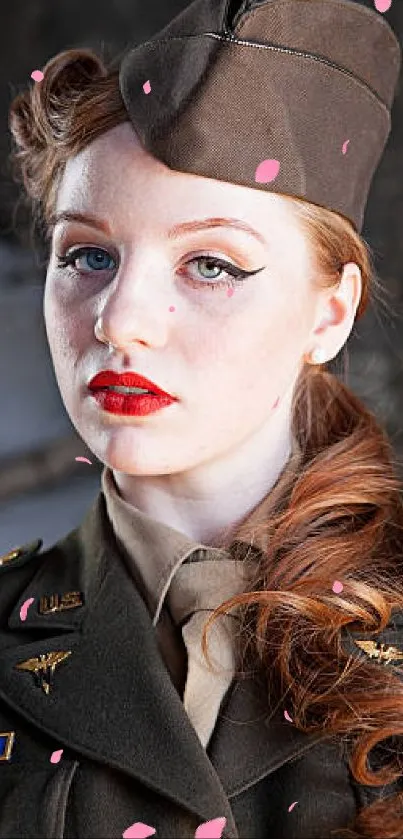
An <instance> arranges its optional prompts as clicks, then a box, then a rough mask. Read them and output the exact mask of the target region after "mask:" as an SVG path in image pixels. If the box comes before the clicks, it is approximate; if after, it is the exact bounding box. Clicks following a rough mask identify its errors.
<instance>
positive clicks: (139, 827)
mask: <svg viewBox="0 0 403 839" xmlns="http://www.w3.org/2000/svg"><path fill="white" fill-rule="evenodd" d="M154 833H155V827H150V825H149V824H143V822H134V823H133V824H131V825H130V827H128V828H127V829H126V830H125V832H124V833H122V836H123V839H146V837H147V836H153V834H154Z"/></svg>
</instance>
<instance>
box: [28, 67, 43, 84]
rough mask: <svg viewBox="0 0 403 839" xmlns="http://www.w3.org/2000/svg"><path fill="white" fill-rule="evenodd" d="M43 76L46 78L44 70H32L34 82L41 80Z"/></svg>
mask: <svg viewBox="0 0 403 839" xmlns="http://www.w3.org/2000/svg"><path fill="white" fill-rule="evenodd" d="M43 78H44V75H43V73H42V70H33V71H32V73H31V79H33V80H34V82H41V81H42V79H43Z"/></svg>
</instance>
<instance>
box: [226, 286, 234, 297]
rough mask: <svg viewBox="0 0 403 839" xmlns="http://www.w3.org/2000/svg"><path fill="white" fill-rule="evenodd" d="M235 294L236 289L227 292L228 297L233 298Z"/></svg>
mask: <svg viewBox="0 0 403 839" xmlns="http://www.w3.org/2000/svg"><path fill="white" fill-rule="evenodd" d="M233 293H234V289H233V288H229V289H228V291H227V297H232V295H233Z"/></svg>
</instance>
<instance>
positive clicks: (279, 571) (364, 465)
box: [9, 49, 403, 839]
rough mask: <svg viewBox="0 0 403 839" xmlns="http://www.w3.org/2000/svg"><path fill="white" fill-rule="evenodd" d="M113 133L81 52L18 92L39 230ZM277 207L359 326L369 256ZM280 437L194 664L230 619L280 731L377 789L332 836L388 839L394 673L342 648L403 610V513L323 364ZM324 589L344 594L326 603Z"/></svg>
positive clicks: (16, 127) (58, 60)
mask: <svg viewBox="0 0 403 839" xmlns="http://www.w3.org/2000/svg"><path fill="white" fill-rule="evenodd" d="M115 61H116V60H115ZM126 121H128V114H127V111H126V109H125V106H124V103H123V101H122V98H121V95H120V90H119V62H117V63H115V62H112V63H110V64H109V65H108V66H107V65H106V64H105V62H104V60H103V59H102V58H101V57H99V56H97V55H96V53H95V52H94V51H93V50H89V49H71V50H66V51H63V52H61V53H59V54H58V55H56V56H55V57H54V58H52V59H51V60H50V61H49V62H48V63H47V64H46V66H45V67H44V78H43V80H42V81H41V82H39V83H35V84H33V85H32V86H31V87H30V88H29V89H28V90H25V91H23V92H20V93H19V94H18V95H16V96H15V98H14V99H13V101H12V104H11V106H10V117H9V125H10V130H11V134H12V138H13V141H14V149H13V151H12V153H11V155H10V162H11V165H12V171H13V175H14V177H15V178H16V180H18V181H19V182H22V184H23V186H24V200H25V199H26V200H27V201H28V204H29V206H30V210H31V213H32V214H33V218H34V221H35V222H38V223H39V225H40V226H41V227H42V228H43V230H45V231H46V230H47V225H48V224H49V219H50V218H51V214H52V211H53V209H54V206H55V200H56V196H57V191H58V186H59V183H60V179H61V177H62V175H63V171H64V167H65V165H66V162H67V161H68V159H69V158H70V157H73V156H74V155H76V154H78V153H79V152H80V151H81V150H82V149H83V148H84V147H85V146H87V145H88V144H89V143H91V141H92V140H95V138H96V137H98V136H99V135H101V134H103V133H104V132H105V131H108V130H109V129H111V128H114V127H115V126H117V125H119V124H120V123H123V122H126ZM287 200H289V201H290V202H291V203H292V205H293V207H294V210H295V212H296V214H297V216H298V217H299V219H300V221H301V223H302V225H303V226H304V229H305V231H306V235H307V240H308V242H309V244H310V246H311V248H312V254H313V257H314V259H315V260H316V266H317V272H316V278H315V281H317V283H318V286H319V284H320V287H322V288H331V287H333V286H334V287H336V286H337V284H338V282H339V280H340V266H343V265H344V264H345V263H347V262H355V263H356V264H357V265H358V266H359V268H360V270H361V276H362V296H361V300H360V303H359V307H358V310H357V314H356V317H357V318H359V317H360V316H361V315H362V314H363V313H364V311H365V310H366V308H367V305H368V301H369V299H370V297H371V296H372V295H373V296H377V297H378V298H379V299H381V297H380V295H381V292H382V289H381V286H380V284H378V280H377V278H376V275H375V271H374V267H373V262H372V255H371V250H370V247H369V245H368V244H367V243H366V242H365V240H364V239H363V238H362V237H361V236H360V235H359V234H358V232H357V230H356V228H355V227H354V225H353V224H352V223H351V222H350V221H349V220H348V219H346V218H344V217H343V216H342V215H340V214H338V213H336V212H333V211H330V210H327V209H325V208H323V207H319V206H317V205H315V204H312V203H308V202H306V201H303V200H301V199H297V198H293V197H290V196H288V197H287ZM292 432H293V438H294V441H295V451H294V453H293V455H292V457H290V459H289V461H288V462H287V464H286V466H285V468H284V470H283V472H282V473H281V475H280V477H279V479H278V481H277V483H276V485H275V487H274V488H273V491H272V492H271V493H270V503H271V511H270V515H269V516H268V520H267V521H266V522H265V523H264V524H263V525H262V527H264V528H265V531H266V533H267V535H268V537H269V538H268V547H267V550H266V551H265V552H264V553H263V552H260V553H261V556H260V558H259V561H258V563H257V565H256V569H257V570H256V577H255V579H254V580H253V585H252V586H251V587H250V588H251V590H250V591H249V590H248V591H247V592H245V593H244V594H242V595H238V596H236V597H235V598H231V599H230V600H228V601H226V602H225V603H224V604H222V605H221V606H220V607H219V608H218V609H217V610H216V611H215V612H214V614H213V616H212V617H211V618H210V621H209V622H208V624H207V625H206V628H205V632H204V635H203V648H204V652H205V653H206V649H207V648H206V632H207V630H208V628H209V626H210V622H211V621H212V620H215V619H216V617H217V616H218V615H219V614H221V613H222V612H226V611H229V610H230V609H232V608H234V607H236V608H237V609H239V610H240V613H241V616H242V620H241V625H242V630H243V634H242V637H243V638H244V641H245V654H250V653H252V654H253V655H254V656H255V661H257V662H258V666H259V667H261V668H262V671H263V672H264V673H266V674H267V677H268V679H269V681H271V680H272V679H273V678H275V679H276V680H277V683H278V686H279V688H280V692H281V695H282V696H284V697H287V698H286V707H287V709H288V711H289V712H290V713H291V714H292V720H293V724H294V725H296V726H297V728H299V729H301V730H303V731H306V732H313V731H323V732H324V733H325V732H326V733H328V734H331V735H335V736H337V735H339V736H340V738H343V741H344V742H345V743H346V744H348V747H349V766H350V769H351V772H352V775H353V777H354V779H355V780H356V781H357V782H358V783H359V784H364V785H368V786H370V787H385V790H384V791H383V798H381V799H379V800H375V801H374V802H373V803H372V804H371V805H370V806H367V807H365V808H363V809H362V810H361V811H360V812H359V813H358V815H357V816H356V818H355V820H354V824H352V825H351V826H350V828H348V829H346V830H345V831H341V832H340V831H339V832H338V835H342V836H348V837H368V839H401V837H402V836H403V795H402V794H400V793H398V792H396V790H398V789H399V783H400V782H401V780H402V778H403V766H402V765H400V763H399V758H400V749H401V743H402V741H401V735H402V734H403V680H402V678H401V676H402V675H403V671H401V670H400V668H399V667H398V666H395V665H393V666H392V665H390V666H388V667H387V668H384V667H383V666H382V665H381V664H379V663H378V662H377V661H373V660H371V659H369V658H368V659H367V660H365V659H363V658H362V657H361V656H360V657H359V656H351V655H348V654H347V652H345V650H344V648H343V646H342V643H341V642H342V631H343V629H345V628H346V627H347V626H350V627H354V628H358V629H359V630H361V631H366V632H368V631H370V632H373V633H374V637H376V634H377V633H378V632H380V631H381V630H383V629H384V628H385V627H386V626H387V624H388V623H389V621H390V619H391V617H392V611H394V610H402V609H403V567H402V565H403V563H402V531H403V501H402V496H401V486H400V479H399V477H398V474H397V471H396V470H395V460H394V455H393V450H392V447H391V444H390V442H389V440H388V438H387V436H386V434H385V432H384V431H383V430H382V428H381V427H380V426H379V424H378V423H377V421H376V419H375V417H374V415H373V414H372V413H371V411H369V410H367V408H366V407H365V406H364V405H363V404H362V402H361V401H360V400H359V399H358V398H357V397H356V396H355V395H354V394H353V393H352V392H351V391H350V390H349V388H348V387H347V386H346V385H345V384H344V383H343V382H342V381H341V379H340V378H338V377H337V376H336V375H334V374H332V373H331V372H329V370H328V369H327V368H326V366H325V365H322V366H320V367H319V366H314V365H305V366H304V367H303V368H302V370H301V373H300V376H299V378H298V381H297V384H296V388H295V391H294V399H293V413H292ZM335 580H339V581H342V583H343V591H342V593H340V594H337V595H336V594H334V593H333V591H332V584H333V582H334V581H335ZM246 657H247V655H246ZM269 674H270V675H269ZM399 674H400V675H399ZM392 744H393V748H391V746H392ZM378 747H384V750H383V755H384V757H385V756H387V755H389V757H392V758H393V759H392V760H391V761H389V762H387V761H386V760H384V761H383V765H382V766H381V769H379V770H378V772H374V771H373V770H372V769H371V766H370V758H371V757H372V755H373V754H374V752H373V750H376V749H377V748H378ZM389 785H391V786H390V789H388V786H389ZM391 790H392V793H393V795H392V797H391V795H388V797H385V795H384V793H385V792H386V793H388V792H390V791H391Z"/></svg>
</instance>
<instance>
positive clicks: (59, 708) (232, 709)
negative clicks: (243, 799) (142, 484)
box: [0, 494, 322, 837]
mask: <svg viewBox="0 0 403 839" xmlns="http://www.w3.org/2000/svg"><path fill="white" fill-rule="evenodd" d="M61 587H63V588H62V590H61ZM67 591H79V592H83V593H84V605H83V606H81V607H79V608H76V609H71V610H66V611H62V612H55V613H51V614H47V615H41V614H39V613H38V604H39V600H40V598H41V597H42V596H43V595H50V594H53V593H59V594H63V593H64V592H67ZM28 598H34V602H33V603H32V605H31V607H30V609H29V610H28V614H27V618H26V620H25V621H24V622H21V619H20V608H21V606H22V604H23V603H24V602H25V601H26V600H27V599H28ZM10 631H11V632H10ZM11 633H14V638H17V639H18V640H17V642H16V643H14V644H13V645H10V634H11ZM51 651H70V652H71V655H70V656H69V657H68V658H67V659H66V660H65V661H63V662H62V663H61V664H60V665H58V666H57V667H56V669H55V674H54V683H53V686H52V688H51V691H50V693H49V694H48V695H46V694H45V692H44V691H43V690H42V689H41V688H40V687H39V686H37V684H36V682H35V679H34V677H33V674H32V673H30V672H28V671H22V670H18V669H16V665H17V664H18V663H21V662H22V661H25V660H27V659H29V658H33V657H38V656H39V655H40V654H44V653H49V652H51ZM0 696H1V698H2V699H3V700H4V701H5V702H6V703H7V704H8V705H9V706H11V707H12V708H13V709H14V710H16V711H17V712H18V713H19V714H20V715H22V716H23V717H24V718H25V719H26V720H28V721H29V722H30V723H31V724H33V725H34V726H36V727H37V728H39V729H40V730H41V731H43V732H44V733H46V734H48V735H50V736H51V737H52V738H54V739H55V741H56V743H58V744H60V746H59V747H64V748H66V749H69V748H70V749H72V750H74V751H75V752H76V753H77V752H78V753H79V754H81V755H83V756H86V757H87V758H90V759H93V760H96V761H99V762H102V763H107V764H109V765H110V766H113V767H116V768H117V769H118V770H120V771H123V772H125V773H127V774H129V775H131V776H133V777H135V778H137V779H139V780H141V781H142V782H144V783H145V784H146V785H148V786H149V787H150V788H152V789H154V790H156V791H158V792H159V793H161V794H163V795H165V796H167V797H168V798H170V799H172V800H173V801H175V802H177V803H178V804H180V805H182V806H183V807H185V808H187V809H188V810H190V811H191V812H193V813H194V814H195V815H196V816H198V818H199V819H200V822H202V821H208V820H210V819H213V818H217V817H218V816H225V818H226V819H227V825H226V830H225V835H226V836H228V837H237V831H236V826H235V823H234V821H233V817H232V813H231V809H230V806H229V802H228V797H231V796H233V795H236V794H237V793H238V792H240V791H241V790H242V789H244V788H246V787H248V786H251V785H252V784H254V783H257V782H258V781H259V780H260V779H261V778H262V777H264V776H265V775H267V774H269V773H270V772H273V771H274V770H275V769H277V768H278V767H279V766H281V765H282V764H283V763H285V762H286V761H288V760H291V759H292V758H293V757H295V756H296V755H298V754H300V753H301V752H303V751H304V750H306V749H307V748H309V747H311V746H312V745H313V744H314V743H315V742H317V741H318V740H319V739H322V737H321V735H315V736H307V735H306V734H303V733H300V732H298V731H297V730H296V729H295V728H294V727H293V726H292V725H290V723H288V722H286V721H285V720H284V718H283V709H282V708H279V709H277V712H276V714H275V715H274V716H273V717H272V718H269V715H268V713H267V706H266V708H265V707H264V706H263V705H262V694H261V692H259V690H258V688H257V684H256V682H255V681H252V680H251V679H246V680H245V681H243V682H242V683H240V684H239V683H234V686H233V687H232V688H230V690H229V693H228V695H227V699H226V702H225V708H224V713H223V714H222V715H220V718H219V720H218V723H217V726H216V729H215V732H214V734H213V737H212V740H211V743H210V746H209V750H208V754H209V756H210V760H208V757H207V755H206V752H205V751H204V750H203V748H202V746H201V744H200V742H199V739H198V737H197V735H196V732H195V731H194V729H193V727H192V725H191V723H190V721H189V720H188V717H187V715H186V713H185V711H184V709H183V705H182V702H181V700H180V698H179V696H178V694H177V692H176V690H175V688H174V686H173V684H172V682H171V679H170V677H169V674H168V672H167V670H166V668H165V666H164V664H163V661H162V659H161V655H160V652H159V650H158V646H157V642H156V639H155V634H154V630H153V628H152V624H151V618H150V615H149V612H148V610H147V608H146V605H145V603H144V601H143V600H142V598H141V596H140V594H139V592H138V591H137V589H136V587H135V586H133V583H132V579H131V577H130V576H129V574H128V571H127V569H126V566H125V564H124V562H122V561H121V556H120V554H119V549H118V546H117V543H116V541H115V538H114V536H113V532H112V530H111V528H110V526H109V524H108V521H107V515H106V510H105V501H104V499H103V496H102V494H100V495H99V496H98V498H97V500H96V502H95V504H94V505H93V507H92V508H91V510H90V511H89V513H88V514H87V516H86V518H85V519H84V521H83V522H82V524H81V525H80V527H78V528H77V529H76V530H75V531H73V532H72V533H70V534H69V535H68V536H66V537H65V538H64V539H62V540H61V541H60V542H58V543H57V545H56V546H54V547H52V548H50V549H49V550H48V551H47V552H46V553H45V554H44V557H43V561H42V563H41V565H40V568H39V570H38V572H37V573H36V574H35V575H34V577H33V578H32V579H31V582H30V583H29V585H28V586H27V587H26V588H25V590H24V591H23V592H22V593H21V595H20V597H19V599H18V602H17V603H16V604H15V607H14V609H13V610H12V612H11V614H10V617H9V621H8V631H7V629H6V630H4V629H3V630H2V631H1V632H0ZM245 720H248V721H249V720H253V722H250V724H248V725H239V722H245ZM112 728H113V731H114V736H113V738H111V736H110V732H111V729H112ZM156 732H158V736H157V737H156ZM235 750H236V751H237V752H238V753H242V761H234V760H233V754H234V751H235ZM178 767H180V770H179V771H178ZM195 779H197V782H196V783H195Z"/></svg>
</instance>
